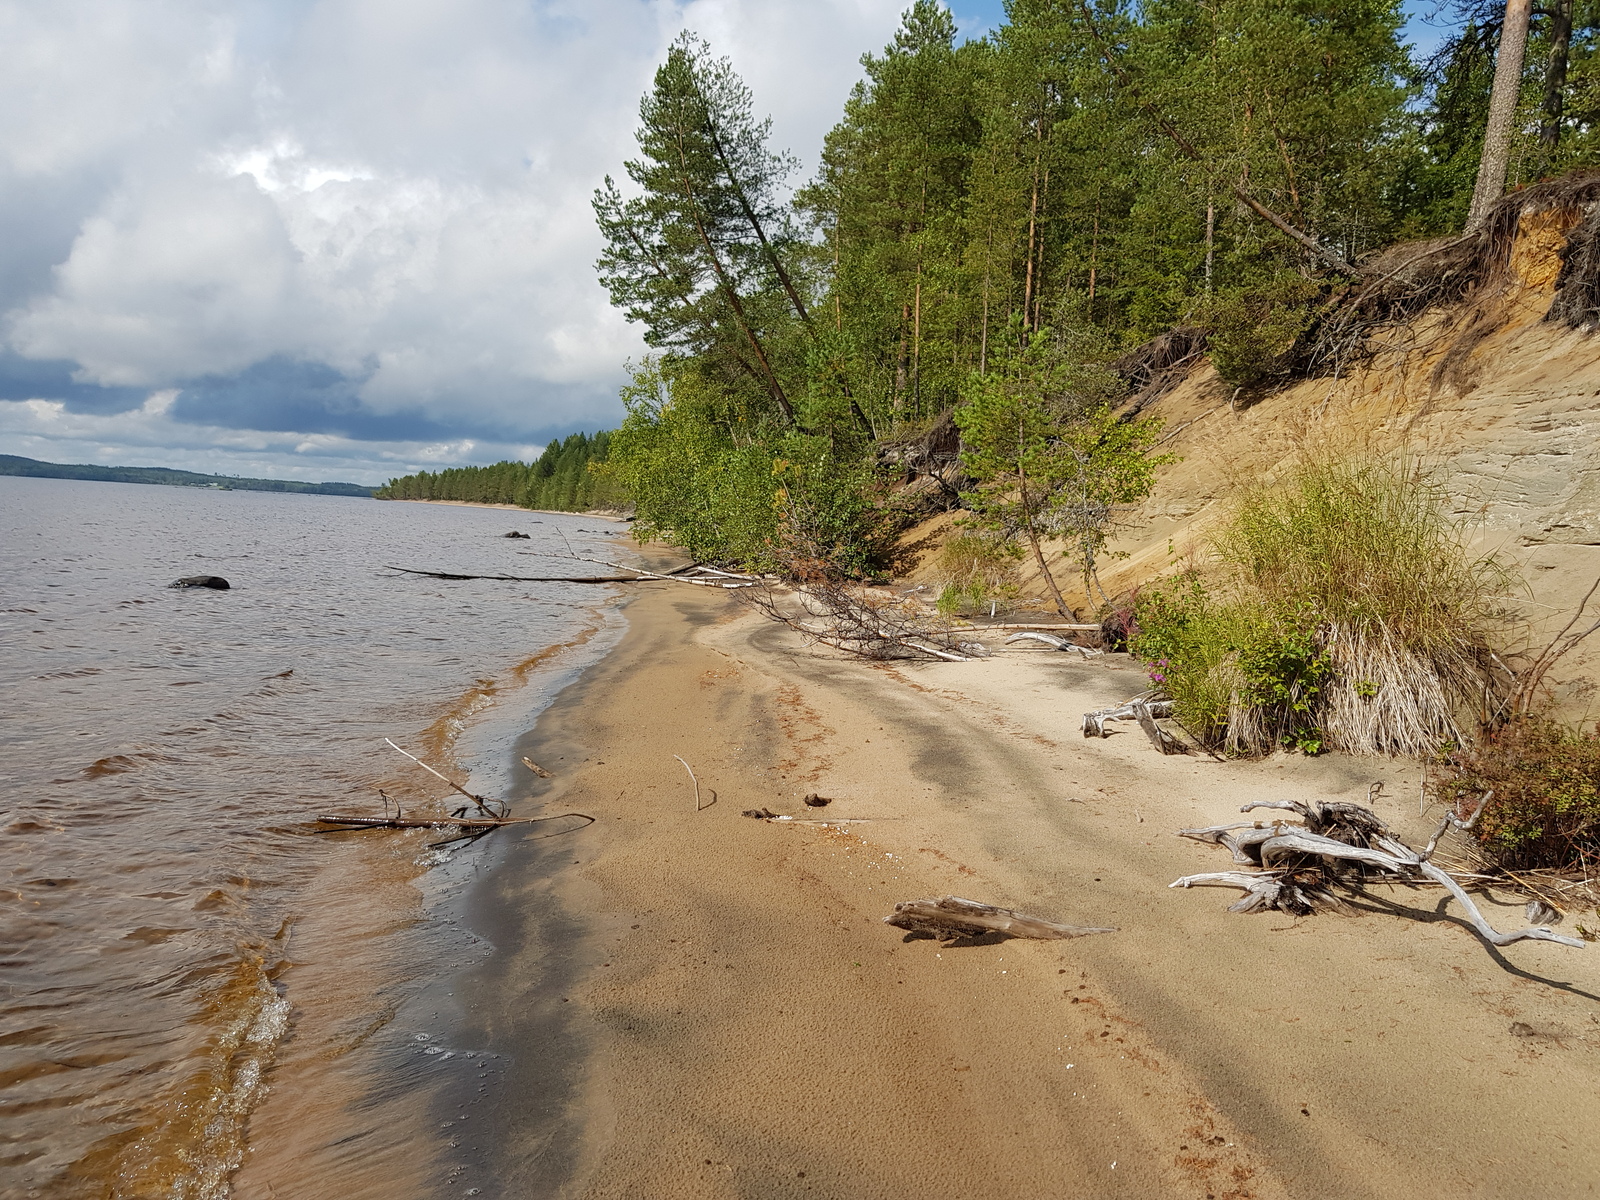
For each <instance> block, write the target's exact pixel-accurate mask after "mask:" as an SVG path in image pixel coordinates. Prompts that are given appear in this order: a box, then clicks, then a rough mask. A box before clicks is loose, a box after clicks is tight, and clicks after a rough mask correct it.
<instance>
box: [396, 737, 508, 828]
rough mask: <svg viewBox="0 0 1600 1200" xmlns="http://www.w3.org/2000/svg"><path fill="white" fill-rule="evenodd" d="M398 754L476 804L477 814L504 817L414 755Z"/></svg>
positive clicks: (403, 751) (488, 802)
mask: <svg viewBox="0 0 1600 1200" xmlns="http://www.w3.org/2000/svg"><path fill="white" fill-rule="evenodd" d="M383 742H384V745H386V746H388V747H390V748H391V749H393V750H400V747H399V746H396V745H395V744H394V743H393V742H392V741H390V740H389V739H388V738H384V739H383ZM400 753H401V754H404V755H405V756H406V757H407V758H409V759H410V760H411V761H412V762H414V763H416V764H417V766H419V767H421V768H422V769H423V770H424V771H426V772H427V773H428V774H429V775H432V776H433V777H434V778H435V779H440V780H443V781H444V782H445V783H447V784H449V785H450V787H452V788H453V789H454V790H456V791H458V792H460V793H461V794H462V795H463V796H465V797H466V798H467V799H468V800H471V801H472V802H473V803H474V804H476V805H477V806H478V811H479V812H481V813H484V814H486V815H488V816H491V817H502V816H504V815H505V814H504V813H500V812H496V811H494V810H493V809H491V808H490V807H489V805H490V803H491V801H488V800H485V799H484V798H483V797H482V796H478V795H475V794H473V793H472V792H469V791H467V789H466V788H464V787H462V786H461V785H460V784H459V783H457V782H455V780H453V779H451V778H449V777H448V776H446V775H442V774H440V773H439V772H438V771H435V770H434V769H433V768H432V767H430V766H429V765H428V764H427V763H425V762H423V761H422V760H421V759H420V758H418V757H417V756H416V755H415V754H412V753H411V752H410V751H407V750H400ZM493 803H498V801H495V802H493Z"/></svg>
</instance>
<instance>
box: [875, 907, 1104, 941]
mask: <svg viewBox="0 0 1600 1200" xmlns="http://www.w3.org/2000/svg"><path fill="white" fill-rule="evenodd" d="M883 923H884V924H885V925H893V926H894V927H895V928H896V929H904V930H906V931H907V932H908V933H909V934H911V935H913V936H919V937H933V938H938V939H940V940H941V941H953V940H955V939H956V938H964V937H982V936H984V935H985V934H991V933H998V934H1002V935H1003V936H1005V937H1013V938H1075V937H1087V936H1088V935H1090V934H1092V933H1116V932H1117V931H1116V930H1115V929H1114V928H1110V927H1099V926H1084V925H1062V924H1059V923H1058V922H1055V921H1046V920H1045V919H1044V918H1042V917H1034V916H1029V915H1028V914H1027V913H1020V912H1017V911H1016V910H1014V909H1010V908H996V907H995V906H994V905H992V904H982V903H980V902H979V901H977V900H966V899H963V898H962V897H960V896H942V897H939V898H937V899H930V900H902V901H901V902H900V903H899V904H896V905H895V906H894V912H893V913H892V914H890V915H889V916H887V917H885V918H883Z"/></svg>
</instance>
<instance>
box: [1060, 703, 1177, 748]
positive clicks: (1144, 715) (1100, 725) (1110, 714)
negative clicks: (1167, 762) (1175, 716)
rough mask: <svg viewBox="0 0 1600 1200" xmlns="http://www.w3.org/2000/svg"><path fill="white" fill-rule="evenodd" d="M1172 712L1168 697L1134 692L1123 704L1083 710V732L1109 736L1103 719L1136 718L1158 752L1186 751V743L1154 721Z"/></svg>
mask: <svg viewBox="0 0 1600 1200" xmlns="http://www.w3.org/2000/svg"><path fill="white" fill-rule="evenodd" d="M1171 715H1172V701H1171V700H1158V699H1155V698H1153V696H1152V694H1151V693H1150V692H1146V693H1144V694H1143V695H1140V696H1135V697H1134V698H1133V699H1132V700H1129V701H1128V702H1127V703H1125V704H1118V705H1116V706H1115V707H1113V708H1100V709H1096V710H1095V711H1094V712H1086V713H1084V714H1083V736H1084V737H1086V738H1088V737H1101V738H1103V737H1110V736H1111V732H1110V730H1108V729H1107V728H1106V722H1107V721H1137V722H1138V723H1139V728H1140V729H1142V730H1144V735H1145V736H1146V737H1147V738H1149V739H1150V744H1151V745H1152V746H1154V747H1155V748H1156V749H1157V750H1159V751H1161V753H1162V754H1187V753H1189V747H1188V746H1186V745H1185V744H1184V743H1183V742H1181V741H1180V740H1179V739H1177V738H1175V737H1173V736H1172V734H1170V733H1168V732H1167V731H1166V730H1165V729H1163V728H1161V726H1159V725H1157V724H1156V721H1157V719H1158V718H1160V717H1170V716H1171Z"/></svg>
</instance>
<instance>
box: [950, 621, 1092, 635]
mask: <svg viewBox="0 0 1600 1200" xmlns="http://www.w3.org/2000/svg"><path fill="white" fill-rule="evenodd" d="M950 628H951V630H952V631H955V632H958V633H966V632H969V631H972V630H976V631H978V632H980V633H981V632H983V631H984V630H986V629H993V630H1006V629H1061V630H1065V631H1066V632H1068V633H1099V632H1100V631H1101V629H1100V626H1098V625H1083V624H1079V623H1076V622H1066V623H1061V622H1056V623H1054V624H1049V625H1029V624H1021V623H1018V622H1015V621H1005V622H1001V623H999V624H995V625H952V626H950Z"/></svg>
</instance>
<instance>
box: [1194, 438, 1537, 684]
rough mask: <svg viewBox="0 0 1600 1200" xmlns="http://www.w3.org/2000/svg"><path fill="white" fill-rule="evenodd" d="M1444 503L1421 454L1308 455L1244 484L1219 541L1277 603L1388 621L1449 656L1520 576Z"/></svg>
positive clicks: (1234, 569) (1392, 630)
mask: <svg viewBox="0 0 1600 1200" xmlns="http://www.w3.org/2000/svg"><path fill="white" fill-rule="evenodd" d="M1449 511H1450V501H1449V497H1448V495H1447V494H1446V493H1445V491H1444V489H1443V488H1442V487H1441V486H1440V485H1439V482H1438V481H1437V479H1435V478H1434V476H1433V475H1432V474H1430V473H1429V472H1428V470H1427V469H1426V467H1425V466H1424V465H1423V464H1421V463H1419V462H1416V461H1414V460H1411V459H1407V458H1403V457H1401V458H1363V457H1359V456H1344V457H1338V456H1332V457H1321V458H1309V459H1306V460H1304V461H1303V462H1301V463H1300V464H1299V465H1298V466H1297V467H1296V468H1295V469H1294V470H1293V471H1292V472H1291V473H1290V474H1289V476H1288V478H1286V479H1285V480H1284V481H1283V482H1282V483H1281V484H1279V485H1276V486H1273V485H1268V486H1263V487H1259V488H1255V489H1252V490H1248V491H1246V492H1245V493H1244V494H1243V495H1242V496H1241V497H1240V499H1239V501H1238V502H1237V506H1236V508H1235V512H1234V515H1233V519H1232V520H1231V521H1230V522H1229V523H1228V524H1227V525H1226V526H1225V527H1224V528H1223V529H1222V531H1221V532H1220V533H1219V534H1218V536H1217V539H1216V551H1217V554H1218V557H1219V559H1220V560H1221V563H1222V564H1223V566H1224V567H1225V569H1226V570H1227V572H1228V573H1229V574H1230V575H1231V577H1232V580H1233V582H1234V584H1235V586H1236V587H1238V588H1241V589H1248V590H1250V591H1252V592H1255V593H1257V594H1259V595H1262V596H1264V597H1267V598H1269V600H1270V603H1271V605H1272V606H1273V607H1274V608H1275V609H1277V610H1280V611H1300V612H1304V613H1306V614H1307V615H1308V618H1309V619H1314V620H1317V621H1322V622H1327V623H1332V624H1337V625H1339V626H1341V627H1343V628H1346V629H1352V630H1357V631H1367V632H1374V633H1375V632H1377V631H1380V630H1381V631H1384V632H1385V633H1387V634H1391V635H1393V636H1394V637H1395V638H1397V639H1398V641H1399V643H1400V644H1401V645H1402V646H1405V647H1406V648H1408V649H1411V650H1415V651H1417V652H1419V653H1422V654H1426V655H1429V656H1433V657H1436V658H1438V659H1439V660H1440V661H1441V663H1442V662H1443V661H1445V660H1446V659H1448V658H1450V657H1452V656H1454V655H1457V654H1463V653H1470V648H1471V647H1475V646H1477V645H1479V644H1480V643H1481V641H1482V637H1483V631H1484V630H1485V629H1487V628H1491V627H1493V626H1494V625H1495V624H1496V622H1498V621H1499V620H1500V603H1501V602H1500V601H1499V600H1498V597H1499V596H1500V595H1502V594H1504V592H1505V591H1506V590H1507V589H1508V588H1510V587H1511V586H1512V585H1513V580H1512V579H1511V577H1510V576H1509V574H1508V573H1507V571H1506V569H1505V568H1504V567H1503V566H1502V564H1501V563H1500V562H1499V561H1498V560H1497V559H1495V558H1493V557H1492V556H1480V555H1476V554H1474V553H1473V552H1472V551H1471V550H1470V548H1469V547H1468V545H1467V541H1466V534H1467V530H1466V529H1464V528H1463V527H1462V526H1461V525H1460V524H1459V523H1458V522H1456V521H1455V520H1453V519H1452V518H1451V517H1450V515H1449Z"/></svg>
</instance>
